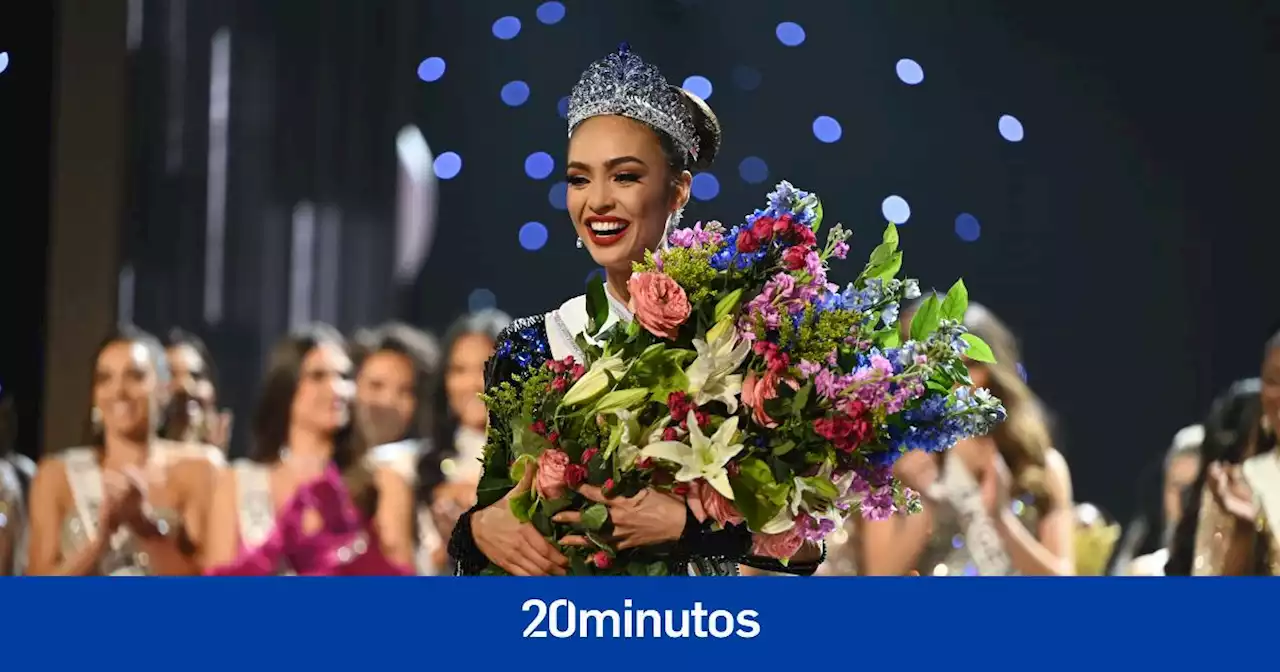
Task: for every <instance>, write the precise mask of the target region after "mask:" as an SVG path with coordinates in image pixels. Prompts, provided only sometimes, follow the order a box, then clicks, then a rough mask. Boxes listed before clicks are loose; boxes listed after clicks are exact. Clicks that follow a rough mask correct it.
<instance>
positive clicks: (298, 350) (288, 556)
mask: <svg viewBox="0 0 1280 672" xmlns="http://www.w3.org/2000/svg"><path fill="white" fill-rule="evenodd" d="M352 370H353V367H352V363H351V358H350V357H349V356H348V354H347V350H346V346H345V343H344V341H343V339H342V337H341V336H340V335H339V334H338V333H337V332H336V331H334V330H333V329H331V328H328V327H316V328H312V329H310V330H307V331H305V332H302V333H299V334H295V335H291V336H289V337H287V338H285V339H283V340H282V341H281V342H280V343H279V344H278V345H277V346H276V348H275V350H274V352H273V353H272V357H271V364H270V367H269V370H268V372H267V376H266V380H265V382H264V384H263V391H262V399H261V401H260V402H259V404H258V408H257V412H256V413H255V414H254V418H253V423H252V430H253V449H252V453H251V457H250V458H249V459H247V460H238V461H236V463H235V464H233V465H232V466H231V467H230V468H228V469H226V470H224V471H223V473H222V474H221V475H220V477H219V479H218V483H217V485H216V486H215V489H214V496H213V503H212V506H211V511H210V516H209V525H208V528H209V530H208V545H207V552H206V555H205V567H206V570H205V573H206V574H210V575H241V576H243V575H276V574H298V575H308V576H333V575H404V574H412V573H413V553H414V543H413V516H414V498H413V488H412V486H411V485H410V483H409V481H408V480H406V479H405V477H404V475H403V474H402V473H400V471H398V470H397V469H395V468H394V465H386V464H380V463H378V461H377V460H376V459H374V457H373V456H372V454H370V453H369V452H368V451H367V450H366V446H367V442H366V441H364V440H363V438H362V437H361V436H360V434H359V432H358V431H357V430H356V428H355V426H354V425H353V423H352V421H351V399H352V396H353V394H354V384H353V383H352V380H351V377H352Z"/></svg>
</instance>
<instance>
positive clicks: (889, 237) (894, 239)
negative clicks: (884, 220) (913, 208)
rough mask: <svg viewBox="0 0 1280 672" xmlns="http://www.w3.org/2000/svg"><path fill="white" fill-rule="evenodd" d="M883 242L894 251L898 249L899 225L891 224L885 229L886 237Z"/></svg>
mask: <svg viewBox="0 0 1280 672" xmlns="http://www.w3.org/2000/svg"><path fill="white" fill-rule="evenodd" d="M881 240H882V241H883V242H884V244H886V245H892V246H893V249H895V250H896V249H898V225H897V224H894V223H893V222H889V225H888V226H886V227H884V237H883V238H881Z"/></svg>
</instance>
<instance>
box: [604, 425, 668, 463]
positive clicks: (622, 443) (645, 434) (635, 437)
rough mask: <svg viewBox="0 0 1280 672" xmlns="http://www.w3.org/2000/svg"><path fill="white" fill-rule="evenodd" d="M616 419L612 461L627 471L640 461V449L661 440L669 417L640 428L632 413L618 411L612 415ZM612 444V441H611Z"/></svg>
mask: <svg viewBox="0 0 1280 672" xmlns="http://www.w3.org/2000/svg"><path fill="white" fill-rule="evenodd" d="M614 415H616V416H617V417H618V425H617V427H616V428H615V429H614V436H612V437H610V438H611V439H615V440H616V442H617V444H616V445H615V446H614V448H613V449H614V451H616V452H615V453H614V455H615V457H614V459H615V460H616V461H617V464H618V468H619V469H620V470H622V471H627V470H629V469H631V468H632V467H633V466H635V463H636V460H638V459H640V449H641V448H643V447H645V446H647V445H649V444H651V443H654V442H656V441H659V440H661V439H662V430H664V429H666V427H667V424H668V423H670V422H671V416H669V415H663V416H661V417H659V418H658V419H657V420H656V421H654V423H653V424H651V425H649V426H648V427H641V426H640V421H639V419H638V417H637V414H636V413H635V412H634V411H628V410H620V411H617V412H615V413H614ZM611 443H612V441H611Z"/></svg>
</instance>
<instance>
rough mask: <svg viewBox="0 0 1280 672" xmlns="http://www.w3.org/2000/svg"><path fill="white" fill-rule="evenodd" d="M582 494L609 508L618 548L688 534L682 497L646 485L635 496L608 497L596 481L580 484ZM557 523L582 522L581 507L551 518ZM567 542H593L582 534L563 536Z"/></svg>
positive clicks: (570, 544) (672, 539)
mask: <svg viewBox="0 0 1280 672" xmlns="http://www.w3.org/2000/svg"><path fill="white" fill-rule="evenodd" d="M578 494H581V495H582V496H583V497H586V498H587V499H589V500H591V501H593V502H599V503H601V504H604V505H605V506H606V507H608V508H609V520H611V521H612V522H613V536H612V537H611V541H613V542H614V543H616V544H617V546H616V548H617V549H618V550H623V549H627V548H639V547H641V546H652V545H654V544H661V543H664V542H668V541H675V540H677V539H679V538H680V535H682V534H684V526H685V522H686V521H687V520H688V507H687V505H686V504H685V501H684V499H683V498H682V497H677V496H676V495H673V494H669V493H666V492H662V491H659V490H654V489H653V488H645V489H644V490H641V491H640V494H638V495H636V496H635V497H617V498H610V497H606V496H605V495H604V493H603V492H602V491H601V490H600V488H597V487H595V486H592V485H582V486H579V487H578ZM551 520H553V521H555V522H557V523H570V524H577V523H580V522H582V513H581V512H579V511H562V512H560V513H557V514H556V515H555V516H553V517H552V518H551ZM560 543H561V544H563V545H565V546H588V545H591V542H590V541H589V540H588V539H587V538H586V537H584V536H582V535H578V534H571V535H567V536H565V537H564V538H562V539H561V540H560Z"/></svg>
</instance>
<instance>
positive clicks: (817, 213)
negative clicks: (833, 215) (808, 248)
mask: <svg viewBox="0 0 1280 672" xmlns="http://www.w3.org/2000/svg"><path fill="white" fill-rule="evenodd" d="M811 226H812V227H813V232H814V233H817V232H818V229H820V228H822V201H818V202H817V203H816V204H815V205H814V206H813V224H812V225H811Z"/></svg>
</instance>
